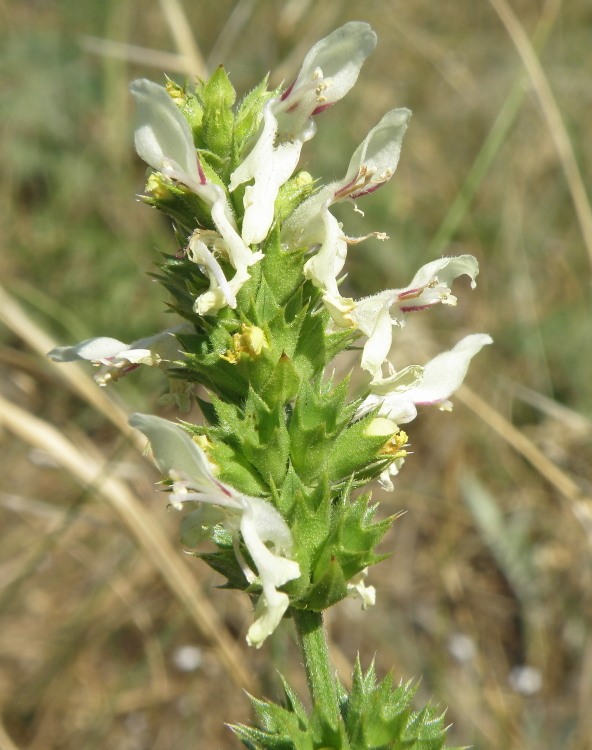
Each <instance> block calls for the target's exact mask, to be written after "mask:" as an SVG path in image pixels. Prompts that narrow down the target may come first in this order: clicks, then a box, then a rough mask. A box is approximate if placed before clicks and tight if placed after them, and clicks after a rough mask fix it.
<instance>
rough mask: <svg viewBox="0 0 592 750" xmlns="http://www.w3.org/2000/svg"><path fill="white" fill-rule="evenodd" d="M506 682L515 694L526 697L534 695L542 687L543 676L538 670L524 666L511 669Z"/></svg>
mask: <svg viewBox="0 0 592 750" xmlns="http://www.w3.org/2000/svg"><path fill="white" fill-rule="evenodd" d="M508 682H509V683H510V685H511V686H512V687H513V688H514V690H515V691H516V692H517V693H521V694H522V695H526V696H529V695H535V694H536V693H538V692H539V690H541V688H542V687H543V674H542V672H541V670H540V669H537V668H536V667H530V666H528V664H524V665H522V666H518V667H512V669H511V671H510V674H509V675H508Z"/></svg>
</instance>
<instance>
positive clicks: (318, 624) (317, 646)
mask: <svg viewBox="0 0 592 750" xmlns="http://www.w3.org/2000/svg"><path fill="white" fill-rule="evenodd" d="M292 617H293V618H294V623H295V625H296V632H297V634H298V642H299V644H300V648H301V649H302V656H303V658H304V669H305V671H306V679H307V681H308V689H309V691H310V698H311V702H312V705H313V707H318V708H321V709H322V710H323V714H324V715H325V717H326V718H327V719H328V720H329V721H330V722H331V724H333V725H334V727H337V725H338V724H339V721H340V712H339V703H338V699H337V688H336V685H335V678H334V677H333V668H332V667H331V662H330V661H329V648H328V646H327V633H326V631H325V627H324V625H323V615H322V613H321V612H311V611H308V610H303V609H296V608H292Z"/></svg>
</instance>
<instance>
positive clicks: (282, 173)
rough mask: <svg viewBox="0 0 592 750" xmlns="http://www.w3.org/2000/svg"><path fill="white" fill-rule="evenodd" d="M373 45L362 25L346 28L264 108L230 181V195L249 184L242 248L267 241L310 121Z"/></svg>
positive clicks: (315, 51)
mask: <svg viewBox="0 0 592 750" xmlns="http://www.w3.org/2000/svg"><path fill="white" fill-rule="evenodd" d="M375 46H376V34H375V33H374V32H373V31H372V29H371V28H370V26H369V25H368V24H367V23H362V22H360V21H350V22H349V23H346V24H345V25H344V26H342V27H341V28H339V29H337V30H336V31H334V32H333V33H332V34H329V36H327V37H325V38H324V39H321V41H320V42H317V43H316V44H315V45H314V47H313V48H312V49H311V50H310V51H309V52H308V54H307V55H306V57H305V58H304V62H303V63H302V68H301V69H300V72H299V73H298V76H297V78H296V80H295V81H294V83H293V84H292V85H291V86H290V87H289V88H288V89H287V90H286V91H285V92H284V93H283V94H282V96H281V97H278V98H275V99H271V100H270V101H269V102H267V104H266V105H265V109H264V112H263V126H262V129H261V133H260V135H259V136H258V138H257V141H256V142H255V145H254V146H253V149H252V151H251V153H250V154H249V155H248V156H247V157H246V159H245V160H244V161H243V162H242V163H241V164H240V165H239V166H238V167H237V169H236V170H235V171H234V172H233V174H232V177H231V181H230V191H231V192H232V191H233V190H235V189H236V188H237V187H238V186H239V185H241V184H243V183H245V182H248V181H249V180H254V184H253V185H249V186H248V187H247V188H246V189H245V197H244V207H245V216H244V219H243V228H242V235H243V239H244V241H245V242H246V243H247V244H254V243H257V242H262V241H263V240H264V239H265V238H266V237H267V234H268V232H269V229H270V227H271V225H272V223H273V217H274V204H275V200H276V198H277V195H278V191H279V189H280V187H281V186H282V185H283V184H284V183H285V182H286V181H287V180H288V179H289V178H290V176H291V175H292V173H293V172H294V170H295V169H296V166H297V164H298V160H299V159H300V151H301V149H302V146H303V144H304V143H305V142H306V141H308V140H310V139H311V138H312V137H313V136H314V134H315V131H316V125H315V123H314V121H313V120H312V119H311V118H312V116H313V115H316V114H319V113H320V112H322V111H323V110H324V109H326V108H327V107H329V106H330V105H331V104H334V103H335V102H336V101H338V100H339V99H341V98H342V97H344V96H345V94H347V92H348V91H349V90H350V89H351V87H352V86H353V85H354V84H355V82H356V81H357V79H358V75H359V73H360V69H361V67H362V64H363V63H364V60H365V59H366V57H368V55H369V54H370V52H372V50H373V49H374V47H375Z"/></svg>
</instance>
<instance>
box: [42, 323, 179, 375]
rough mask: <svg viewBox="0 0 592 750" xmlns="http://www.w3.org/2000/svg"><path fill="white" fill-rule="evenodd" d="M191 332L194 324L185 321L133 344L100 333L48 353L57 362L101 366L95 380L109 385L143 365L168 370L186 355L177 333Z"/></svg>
mask: <svg viewBox="0 0 592 750" xmlns="http://www.w3.org/2000/svg"><path fill="white" fill-rule="evenodd" d="M192 332H193V327H192V326H190V325H189V324H187V323H184V324H183V325H180V326H177V327H176V328H172V329H171V330H170V331H163V332H162V333H157V334H156V335H155V336H148V337H147V338H144V339H139V340H138V341H134V342H133V343H132V344H124V343H123V342H122V341H118V340H117V339H112V338H109V337H107V336H98V337H96V338H92V339H87V340H86V341H81V342H80V343H79V344H75V345H74V346H57V347H56V348H55V349H52V350H51V351H50V352H48V354H47V356H48V357H49V358H50V359H53V361H54V362H74V361H76V360H81V359H83V360H87V361H88V362H92V363H93V364H95V365H101V368H100V369H99V371H98V373H97V374H96V375H95V380H96V381H97V383H98V384H99V385H106V384H107V383H108V382H109V381H116V380H119V378H121V377H123V376H124V375H126V374H127V373H128V372H131V371H132V370H135V369H136V368H137V367H139V366H140V365H149V366H151V367H160V368H161V369H165V370H166V366H167V364H168V363H169V362H175V361H179V360H182V359H184V356H185V355H184V354H183V352H182V350H181V346H180V344H179V342H178V341H177V339H176V336H175V334H177V333H192Z"/></svg>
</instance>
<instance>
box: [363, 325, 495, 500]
mask: <svg viewBox="0 0 592 750" xmlns="http://www.w3.org/2000/svg"><path fill="white" fill-rule="evenodd" d="M491 343H493V340H492V338H491V336H489V335H488V334H486V333H473V334H471V335H469V336H465V338H463V339H461V340H460V341H459V342H458V343H457V344H456V346H454V347H453V348H452V349H450V351H447V352H442V353H441V354H438V356H436V357H434V359H432V360H430V361H429V362H428V363H427V364H426V365H425V367H420V366H419V365H411V366H410V367H406V368H405V369H404V370H401V371H400V372H395V371H394V369H393V368H392V366H390V368H391V374H390V375H389V377H387V378H382V379H380V380H375V381H373V382H372V384H371V386H370V394H369V395H368V396H367V397H366V398H365V399H364V401H363V402H362V403H361V404H360V406H359V408H358V410H357V411H356V414H355V416H354V419H359V418H360V417H363V416H364V415H365V414H368V412H370V411H372V410H374V409H376V408H377V407H379V409H378V413H377V418H376V419H374V420H373V421H372V422H371V423H370V425H369V427H368V429H367V434H373V435H385V436H386V435H388V434H390V435H395V434H396V433H397V432H398V429H399V425H401V424H406V423H407V422H411V421H412V420H413V419H415V417H416V416H417V407H418V406H424V405H429V404H440V408H442V409H445V410H449V409H451V408H452V404H451V403H450V401H449V399H450V397H451V396H452V395H453V393H455V391H457V390H458V389H459V388H460V386H461V385H462V382H463V380H464V379H465V376H466V374H467V370H468V368H469V364H470V362H471V359H472V358H473V357H474V356H475V354H478V352H480V351H481V349H482V348H483V347H484V346H486V345H487V344H491ZM389 364H390V363H389ZM401 434H402V435H404V433H401ZM405 438H406V436H405ZM403 460H404V459H403V458H397V459H395V461H393V462H392V463H391V464H390V466H388V467H387V468H386V469H385V471H384V472H383V473H382V475H381V477H380V483H381V484H382V486H383V487H384V488H385V489H386V490H389V491H392V490H393V489H394V487H393V483H392V481H391V476H395V475H396V474H398V472H399V469H400V468H401V464H402V463H403Z"/></svg>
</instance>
